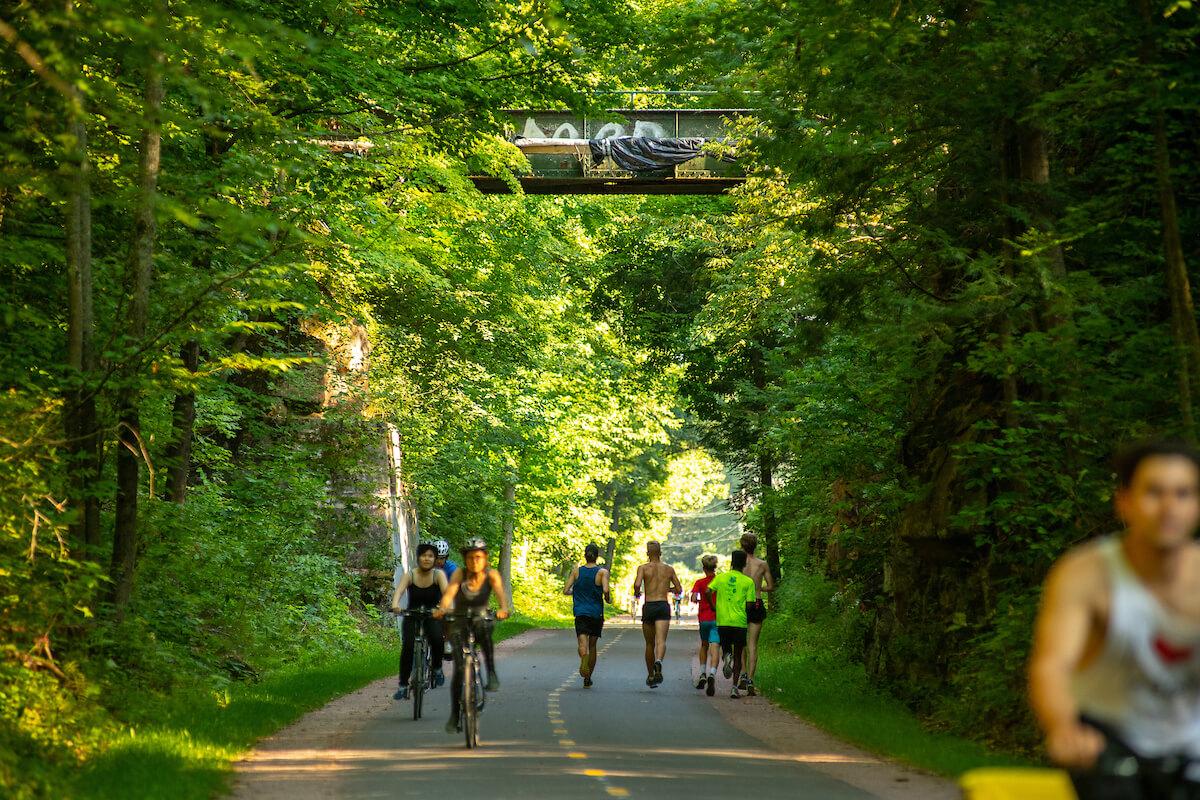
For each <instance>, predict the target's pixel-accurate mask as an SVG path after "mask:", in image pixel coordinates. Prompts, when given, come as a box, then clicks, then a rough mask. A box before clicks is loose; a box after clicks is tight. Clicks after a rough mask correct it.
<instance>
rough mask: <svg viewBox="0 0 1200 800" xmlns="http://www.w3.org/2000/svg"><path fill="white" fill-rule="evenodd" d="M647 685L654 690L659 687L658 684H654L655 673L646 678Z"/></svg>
mask: <svg viewBox="0 0 1200 800" xmlns="http://www.w3.org/2000/svg"><path fill="white" fill-rule="evenodd" d="M646 685H647V686H649V687H650V688H654V687H655V686H658V684H657V683H655V682H654V673H653V672H651V673H650V674H649V675H647V676H646Z"/></svg>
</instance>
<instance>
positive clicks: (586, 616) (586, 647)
mask: <svg viewBox="0 0 1200 800" xmlns="http://www.w3.org/2000/svg"><path fill="white" fill-rule="evenodd" d="M599 557H600V548H599V547H597V546H596V545H594V544H589V545H588V546H587V547H586V548H584V550H583V558H584V562H585V563H584V564H582V565H580V566H577V567H575V569H574V570H572V572H571V577H570V578H568V579H567V585H566V586H564V587H563V594H567V595H571V597H572V600H573V601H574V605H575V637H576V638H577V639H578V640H579V674H580V675H581V676H582V677H583V685H584V686H591V685H592V673H593V672H595V671H596V642H597V640H599V638H600V636H601V634H602V633H603V631H604V603H605V601H608V602H609V603H611V602H612V595H611V594H610V592H609V589H608V570H607V569H605V568H604V567H601V566H599V565H598V564H596V559H598V558H599Z"/></svg>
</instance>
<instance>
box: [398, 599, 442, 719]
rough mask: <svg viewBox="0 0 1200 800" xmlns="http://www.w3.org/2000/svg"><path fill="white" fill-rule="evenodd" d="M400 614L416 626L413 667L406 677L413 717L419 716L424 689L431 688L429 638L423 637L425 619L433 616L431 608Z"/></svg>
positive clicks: (423, 698)
mask: <svg viewBox="0 0 1200 800" xmlns="http://www.w3.org/2000/svg"><path fill="white" fill-rule="evenodd" d="M400 615H401V616H403V617H409V618H410V619H412V620H414V624H415V625H416V626H417V630H416V633H415V635H414V636H413V667H412V674H411V675H410V676H409V679H408V687H409V688H408V691H409V696H410V697H411V698H412V706H413V719H414V720H417V719H420V718H421V711H422V709H423V708H424V703H425V690H426V689H432V688H433V680H434V677H433V662H432V660H431V659H432V654H431V653H430V652H429V640H428V639H426V638H425V621H426V620H428V619H432V618H433V610H432V609H424V608H417V609H409V610H406V611H402V612H401V614H400Z"/></svg>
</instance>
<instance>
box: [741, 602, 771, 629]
mask: <svg viewBox="0 0 1200 800" xmlns="http://www.w3.org/2000/svg"><path fill="white" fill-rule="evenodd" d="M766 618H767V606H766V604H765V603H763V601H762V600H755V601H754V602H753V603H746V622H747V623H748V624H750V625H762V624H763V620H765V619H766Z"/></svg>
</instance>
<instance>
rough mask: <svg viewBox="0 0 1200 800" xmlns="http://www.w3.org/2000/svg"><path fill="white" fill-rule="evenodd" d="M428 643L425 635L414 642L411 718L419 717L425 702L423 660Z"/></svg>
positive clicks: (424, 659) (425, 657) (424, 660)
mask: <svg viewBox="0 0 1200 800" xmlns="http://www.w3.org/2000/svg"><path fill="white" fill-rule="evenodd" d="M428 646H429V645H428V644H426V642H425V637H423V636H419V637H417V641H416V642H415V643H414V650H415V652H414V653H413V676H412V704H413V719H415V720H416V719H420V718H421V709H422V706H423V704H424V702H425V684H426V679H425V662H426V660H427V656H426V653H425V651H426V648H427V647H428Z"/></svg>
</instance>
